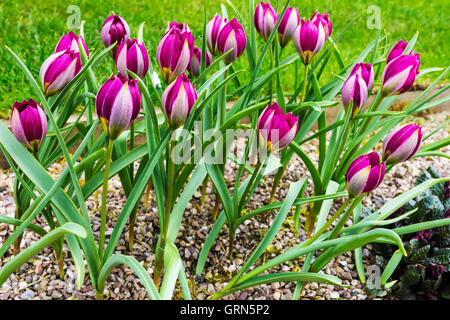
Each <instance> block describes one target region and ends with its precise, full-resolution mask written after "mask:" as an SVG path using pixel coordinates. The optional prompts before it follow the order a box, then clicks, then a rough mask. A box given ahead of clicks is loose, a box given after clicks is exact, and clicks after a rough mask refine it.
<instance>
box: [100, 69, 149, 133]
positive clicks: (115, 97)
mask: <svg viewBox="0 0 450 320" xmlns="http://www.w3.org/2000/svg"><path fill="white" fill-rule="evenodd" d="M95 106H96V109H97V115H98V117H99V119H100V122H101V123H102V126H103V130H105V133H106V135H107V136H108V137H109V138H110V139H112V140H114V139H116V138H117V137H118V136H120V134H121V133H122V132H123V131H124V130H126V129H127V128H128V126H129V125H130V123H131V122H132V121H133V120H134V119H136V118H137V116H138V115H139V111H140V110H141V93H140V91H139V87H138V83H137V79H132V80H128V79H127V78H125V77H123V76H122V75H121V74H119V75H118V76H114V75H112V76H111V78H109V79H108V80H107V81H106V82H105V83H104V84H103V85H102V87H101V88H100V90H99V91H98V94H97V99H96V100H95Z"/></svg>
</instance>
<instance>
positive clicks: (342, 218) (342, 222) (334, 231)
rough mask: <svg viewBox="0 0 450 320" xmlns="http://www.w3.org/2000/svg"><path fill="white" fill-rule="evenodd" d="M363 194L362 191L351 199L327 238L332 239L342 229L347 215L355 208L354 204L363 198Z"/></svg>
mask: <svg viewBox="0 0 450 320" xmlns="http://www.w3.org/2000/svg"><path fill="white" fill-rule="evenodd" d="M365 195H366V194H365V193H363V194H362V195H360V196H359V197H357V198H353V199H352V200H353V202H352V204H351V205H350V207H349V208H348V209H347V211H346V212H345V214H344V215H343V216H342V217H341V219H339V221H338V223H337V224H336V226H335V227H334V229H333V231H332V232H331V235H330V236H329V237H328V239H329V240H332V239H334V238H336V237H337V235H338V234H339V232H340V231H341V230H342V228H343V227H344V225H345V223H346V222H347V220H348V217H349V216H350V214H351V213H352V212H353V209H355V207H356V205H357V204H358V203H359V202H360V201H361V200H362V199H363V198H364V196H365ZM349 199H350V198H349Z"/></svg>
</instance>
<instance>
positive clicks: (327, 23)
mask: <svg viewBox="0 0 450 320" xmlns="http://www.w3.org/2000/svg"><path fill="white" fill-rule="evenodd" d="M311 20H312V22H314V23H315V24H316V25H317V24H318V23H320V24H321V25H322V27H323V30H324V31H325V41H327V40H328V37H329V36H330V35H331V31H333V25H332V23H331V20H330V18H329V17H328V13H327V12H325V14H320V13H319V12H317V11H316V12H314V14H313V16H312V17H311Z"/></svg>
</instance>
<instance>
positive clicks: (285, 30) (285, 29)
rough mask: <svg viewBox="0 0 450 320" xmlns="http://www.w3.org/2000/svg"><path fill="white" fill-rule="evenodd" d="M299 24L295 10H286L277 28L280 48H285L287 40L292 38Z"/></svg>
mask: <svg viewBox="0 0 450 320" xmlns="http://www.w3.org/2000/svg"><path fill="white" fill-rule="evenodd" d="M299 23H300V16H299V14H298V10H297V9H293V8H287V9H286V11H285V13H284V15H283V18H281V22H280V25H279V26H278V42H279V43H280V46H281V47H282V48H284V47H286V45H287V44H288V42H289V40H291V39H292V37H293V36H294V32H295V29H297V27H298V25H299Z"/></svg>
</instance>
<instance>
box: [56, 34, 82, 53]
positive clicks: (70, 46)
mask: <svg viewBox="0 0 450 320" xmlns="http://www.w3.org/2000/svg"><path fill="white" fill-rule="evenodd" d="M79 39H81V43H82V45H83V47H84V52H86V55H87V56H88V57H89V51H88V48H87V46H86V43H85V42H84V39H83V37H82V36H77V35H76V34H75V33H74V32H73V31H70V32H69V33H68V34H66V35H63V36H62V37H61V39H59V42H58V44H57V45H56V48H55V52H58V51H64V50H68V51H70V50H71V51H74V52H76V53H79V52H80V47H79V44H78V40H79Z"/></svg>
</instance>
